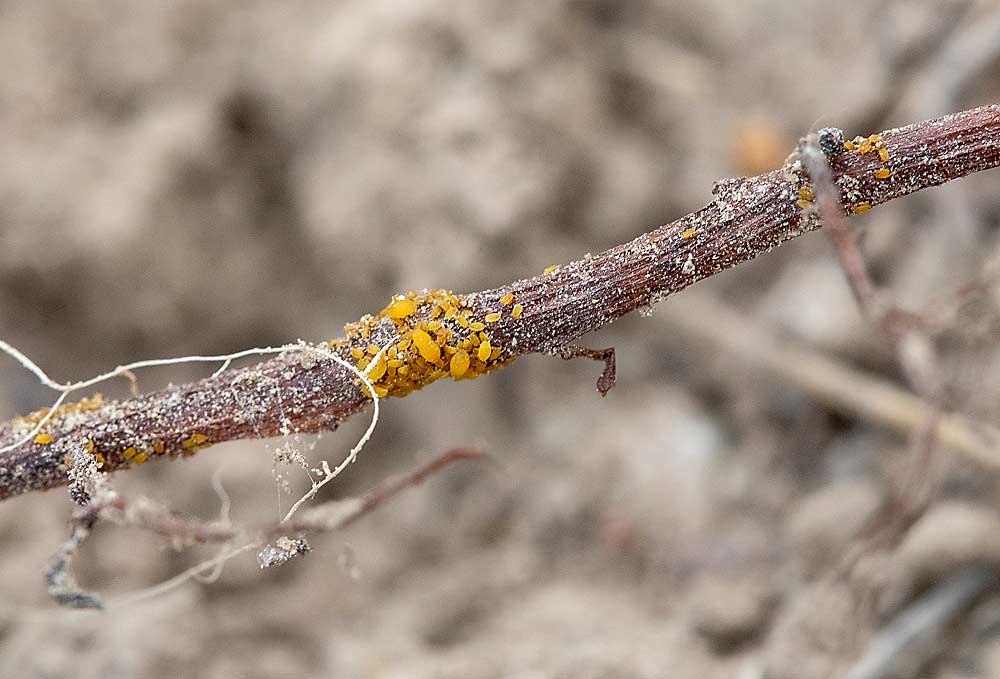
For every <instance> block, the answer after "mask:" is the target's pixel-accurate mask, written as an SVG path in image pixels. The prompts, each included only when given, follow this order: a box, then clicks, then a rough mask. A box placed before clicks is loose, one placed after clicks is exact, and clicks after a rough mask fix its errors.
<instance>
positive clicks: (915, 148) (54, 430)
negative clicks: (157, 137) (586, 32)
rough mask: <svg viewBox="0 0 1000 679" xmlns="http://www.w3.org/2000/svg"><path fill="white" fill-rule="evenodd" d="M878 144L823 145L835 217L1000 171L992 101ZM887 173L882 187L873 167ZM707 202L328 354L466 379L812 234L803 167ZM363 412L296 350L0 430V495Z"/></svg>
mask: <svg viewBox="0 0 1000 679" xmlns="http://www.w3.org/2000/svg"><path fill="white" fill-rule="evenodd" d="M880 139H881V140H882V145H883V146H882V148H884V151H885V157H886V158H887V160H883V159H882V158H881V155H882V154H881V150H880V152H876V153H861V152H860V150H849V149H844V148H834V147H831V148H829V149H825V150H828V152H829V158H830V170H831V177H832V181H833V182H834V183H835V184H836V186H837V189H838V193H839V208H840V209H841V210H843V211H846V212H853V213H857V212H861V211H864V210H866V209H868V208H870V207H871V206H874V205H877V204H879V203H884V202H887V201H889V200H893V199H895V198H899V197H902V196H905V195H907V194H909V193H912V192H914V191H918V190H920V189H924V188H928V187H932V186H937V185H940V184H943V183H945V182H948V181H950V180H953V179H957V178H959V177H963V176H966V175H968V174H971V173H974V172H979V171H982V170H987V169H991V168H994V167H996V166H997V165H998V164H1000V106H998V105H992V106H985V107H981V108H977V109H973V110H969V111H965V112H962V113H957V114H954V115H949V116H945V117H942V118H938V119H935V120H930V121H926V122H923V123H917V124H915V125H910V126H907V127H903V128H899V129H895V130H889V131H886V132H883V133H882V134H881V135H880ZM886 167H888V168H889V169H891V172H890V175H889V176H887V177H886V176H882V174H881V173H879V171H880V170H882V169H885V168H886ZM714 194H715V200H713V201H712V203H710V204H709V205H707V206H706V207H705V208H703V209H701V210H699V211H698V212H695V213H693V214H690V215H688V216H686V217H683V218H681V219H679V220H677V221H675V222H672V223H670V224H667V225H665V226H662V227H660V228H658V229H656V230H654V231H652V232H650V233H647V234H644V235H642V236H640V237H638V238H636V239H635V240H633V241H631V242H630V243H626V244H623V245H619V246H617V247H615V248H612V249H610V250H608V251H606V252H604V253H601V254H599V255H596V256H592V257H591V256H588V257H585V258H584V259H582V260H579V261H576V262H573V263H570V264H568V265H565V266H561V267H553V269H552V270H551V271H548V272H547V273H545V274H543V275H540V276H536V277H534V278H528V279H524V280H520V281H516V282H514V283H512V284H510V285H507V286H504V287H502V288H498V289H495V290H488V291H484V292H479V293H473V294H468V295H454V294H452V293H449V292H446V291H437V292H428V293H421V294H416V293H411V294H410V295H407V296H405V297H401V298H397V299H394V301H393V303H392V304H390V305H389V306H388V307H386V309H384V310H383V311H382V312H380V313H379V314H378V315H377V316H375V317H372V316H366V317H364V318H363V319H362V320H361V321H359V322H358V323H356V324H352V325H350V326H348V328H347V329H348V337H347V338H346V339H343V340H339V341H336V342H334V343H332V348H333V350H334V351H335V352H337V354H338V356H339V357H340V358H341V359H342V360H345V361H346V360H354V361H356V362H357V365H358V366H359V367H362V363H363V364H364V366H367V365H369V364H370V363H371V362H372V358H371V356H370V354H374V353H376V351H377V349H378V347H385V346H387V345H391V346H392V348H394V349H396V350H397V353H396V354H394V355H393V356H390V357H389V358H388V361H398V362H399V363H398V364H392V365H388V364H387V365H383V364H381V363H379V364H378V368H377V369H376V371H375V373H377V374H373V380H372V381H373V382H374V383H375V390H376V391H377V392H380V395H382V394H384V395H388V396H402V395H405V394H406V393H409V391H412V390H413V389H417V388H420V387H422V386H424V385H426V384H428V383H430V382H431V381H434V380H435V379H438V378H440V377H446V376H448V375H452V376H457V377H461V378H468V377H474V376H476V375H479V374H482V373H485V372H488V371H490V370H493V369H495V368H498V367H501V366H503V365H506V364H507V363H509V362H510V361H512V360H513V359H515V358H516V357H518V356H521V355H524V354H528V353H548V354H552V353H556V352H558V351H559V350H560V349H561V348H562V347H564V346H566V345H568V344H570V343H571V342H573V341H574V340H576V339H577V338H579V337H581V336H582V335H584V334H586V333H588V332H591V331H593V330H596V329H597V328H600V327H601V326H603V325H605V324H607V323H610V322H611V321H613V320H614V319H616V318H618V317H620V316H622V315H624V314H627V313H629V312H632V311H635V310H637V309H640V308H642V307H646V306H648V305H650V304H653V303H655V302H656V301H658V300H659V299H661V298H662V297H664V296H666V295H668V294H671V293H674V292H677V291H679V290H682V289H684V288H686V287H687V286H689V285H690V284H692V283H694V282H695V281H698V280H701V279H703V278H706V277H709V276H712V275H714V274H716V273H719V272H720V271H724V270H726V269H728V268H731V267H733V266H736V265H737V264H740V263H742V262H745V261H747V260H749V259H752V258H754V257H756V256H758V255H760V254H763V253H765V252H767V251H769V250H770V249H772V248H774V247H776V246H778V245H780V244H781V243H783V242H785V241H787V240H790V239H792V238H795V237H797V236H799V235H802V234H804V233H806V232H809V231H811V230H814V229H816V228H818V227H819V225H820V219H819V216H818V214H817V211H816V210H815V208H814V206H813V204H812V200H813V199H814V195H813V193H812V191H811V189H810V180H809V178H808V176H807V175H806V173H805V172H803V170H802V166H801V163H800V161H798V160H792V161H791V162H789V164H787V165H786V166H784V167H782V168H780V169H778V170H775V171H773V172H770V173H767V174H764V175H759V176H756V177H749V178H740V179H729V180H724V181H720V182H718V183H717V184H716V186H715V188H714ZM480 325H481V326H482V328H481V329H480ZM439 330H440V331H442V332H440V333H439V332H438V331H439ZM372 344H374V346H375V349H376V351H371V350H370V346H369V345H372ZM388 361H387V363H388ZM376 362H377V361H376ZM390 368H391V370H390ZM401 368H402V370H401ZM370 402H371V397H370V392H369V391H368V390H367V389H366V388H365V387H364V386H363V385H361V384H359V383H358V381H357V379H356V377H355V373H354V372H352V371H351V370H348V369H347V368H345V367H344V366H343V365H341V364H340V363H338V362H336V361H333V360H330V359H329V358H324V357H322V356H317V355H316V353H315V352H309V351H305V350H290V351H286V352H285V353H283V354H281V355H279V356H277V357H276V358H273V359H270V360H268V361H265V362H263V363H260V364H258V365H255V366H251V367H247V368H239V369H235V370H230V371H228V372H225V373H222V374H217V375H213V376H212V377H209V378H206V379H204V380H201V381H198V382H195V383H192V384H187V385H182V386H176V387H170V388H167V389H164V390H161V391H157V392H153V393H149V394H144V395H140V396H138V397H135V398H132V399H128V400H124V401H119V402H110V403H106V402H102V401H100V400H94V401H88V402H81V403H80V404H73V405H68V406H63V407H62V409H60V410H58V411H57V412H55V413H54V414H53V415H52V416H51V417H50V419H49V420H48V422H47V424H46V427H45V429H44V430H43V431H42V432H41V433H40V434H39V435H38V436H35V437H34V438H33V439H32V440H28V441H26V442H23V443H22V442H21V439H23V437H24V434H25V433H26V431H30V430H31V429H32V428H33V427H34V425H35V424H37V422H38V420H39V419H40V417H43V416H42V415H38V414H36V415H35V416H34V418H31V417H29V418H27V419H22V420H15V421H14V422H11V423H8V424H5V425H3V426H2V427H0V449H2V448H4V447H10V449H9V450H7V451H6V452H4V453H2V454H0V499H4V498H8V497H12V496H15V495H20V494H22V493H25V492H29V491H32V490H41V489H46V488H52V487H57V486H61V485H65V484H66V483H67V482H68V480H69V473H70V471H71V466H72V463H73V459H74V454H76V453H78V452H79V451H89V452H90V453H91V454H92V455H93V456H94V457H95V459H97V460H98V464H99V465H100V466H101V467H102V468H103V469H104V470H105V471H115V470H118V469H121V468H124V467H128V466H131V465H132V464H135V463H136V462H141V461H144V460H145V459H147V457H156V456H177V455H187V454H191V453H192V452H194V451H195V450H197V449H198V448H201V447H204V446H207V445H211V444H214V443H219V442H221V441H228V440H233V439H243V438H258V437H269V436H276V435H278V434H282V433H288V432H316V431H320V430H330V429H334V428H336V427H337V425H339V424H340V423H341V422H343V421H344V420H345V419H346V418H347V417H349V416H351V415H352V414H354V413H357V412H358V411H360V410H362V409H363V408H364V407H365V406H366V405H367V404H368V403H370Z"/></svg>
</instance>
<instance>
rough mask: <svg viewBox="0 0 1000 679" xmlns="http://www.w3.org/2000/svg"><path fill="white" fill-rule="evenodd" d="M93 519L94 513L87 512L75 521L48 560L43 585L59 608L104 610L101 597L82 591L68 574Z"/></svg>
mask: <svg viewBox="0 0 1000 679" xmlns="http://www.w3.org/2000/svg"><path fill="white" fill-rule="evenodd" d="M97 516H98V512H96V511H88V512H87V513H86V514H85V515H84V516H81V517H79V518H78V519H76V520H75V521H74V525H73V530H72V532H70V536H69V539H68V540H66V542H64V543H63V544H62V546H61V547H60V548H59V551H57V552H56V553H55V554H53V555H52V557H51V558H50V559H49V563H48V566H47V567H46V569H45V585H46V588H47V589H48V593H49V596H50V597H52V600H53V601H55V602H56V603H57V604H59V605H60V606H65V607H66V608H90V609H97V610H102V609H103V608H104V601H103V600H102V599H101V597H99V596H97V595H96V594H91V593H90V592H85V591H84V590H82V589H81V588H80V586H79V585H78V584H77V583H76V579H75V578H74V577H73V574H72V573H70V571H69V565H70V562H71V561H72V559H73V556H74V555H75V554H76V552H77V551H78V550H79V549H80V546H81V545H82V544H83V543H84V542H85V541H86V540H87V538H88V537H90V532H91V530H93V528H94V524H95V523H97Z"/></svg>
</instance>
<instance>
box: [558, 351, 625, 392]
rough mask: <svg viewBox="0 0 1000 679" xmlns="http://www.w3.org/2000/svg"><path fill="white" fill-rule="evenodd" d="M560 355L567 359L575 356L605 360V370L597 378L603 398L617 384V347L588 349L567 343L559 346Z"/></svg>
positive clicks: (598, 388)
mask: <svg viewBox="0 0 1000 679" xmlns="http://www.w3.org/2000/svg"><path fill="white" fill-rule="evenodd" d="M559 356H560V357H562V358H563V359H565V360H567V361H568V360H570V359H573V358H590V359H593V360H595V361H604V370H603V371H602V372H601V376H600V377H598V378H597V391H599V392H601V398H604V397H605V396H607V395H608V392H609V391H611V390H612V389H614V386H615V348H614V347H608V348H607V349H588V348H586V347H580V346H577V345H575V344H567V345H566V346H564V347H560V348H559Z"/></svg>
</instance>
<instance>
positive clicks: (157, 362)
mask: <svg viewBox="0 0 1000 679" xmlns="http://www.w3.org/2000/svg"><path fill="white" fill-rule="evenodd" d="M301 349H302V346H301V345H299V344H286V345H283V346H280V347H259V348H254V349H244V350H243V351H237V352H235V353H232V354H223V355H220V356H180V357H177V358H153V359H147V360H144V361H136V362H134V363H128V364H126V365H120V366H118V367H117V368H115V369H114V370H111V371H109V372H106V373H103V374H101V375H98V376H97V377H92V378H90V379H87V380H82V381H80V382H67V383H65V384H60V383H59V382H56V381H55V380H53V379H52V378H51V377H49V376H48V375H47V374H46V373H45V371H44V370H42V369H41V368H40V367H38V364H36V363H35V362H34V361H32V360H31V359H30V358H28V357H27V356H25V355H24V354H23V353H22V352H21V351H19V350H18V349H17V348H16V347H14V346H12V345H10V344H8V343H7V342H5V341H4V340H2V339H0V351H3V352H4V353H5V354H7V355H8V356H10V357H11V358H13V359H14V360H15V361H17V362H18V363H19V364H21V366H22V367H23V368H25V369H26V370H28V371H29V372H31V373H32V374H34V375H35V377H37V378H38V381H39V382H41V383H42V384H43V385H44V386H46V387H49V388H50V389H52V390H53V391H58V392H60V393H59V398H57V399H56V400H55V401H54V402H53V403H52V405H51V406H49V409H48V412H46V413H45V415H43V416H42V417H41V418H40V419H39V420H38V422H37V423H36V424H35V426H34V428H32V430H31V431H30V432H28V433H27V434H25V435H24V437H22V438H21V439H19V440H17V441H15V442H14V443H12V444H10V445H8V446H5V447H3V448H0V453H6V452H9V451H11V450H14V449H15V448H19V447H21V446H23V445H24V444H26V443H27V442H28V441H30V440H32V439H33V438H34V437H35V436H36V435H37V434H38V433H39V432H40V431H41V430H42V428H43V427H45V425H46V424H48V422H49V420H50V419H51V418H52V416H53V415H55V413H56V409H57V408H58V407H59V406H61V405H62V404H63V401H65V400H66V397H67V396H69V395H70V394H71V393H73V392H74V391H78V390H80V389H86V388H88V387H93V386H94V385H97V384H100V383H102V382H106V381H108V380H110V379H112V378H114V377H119V376H122V375H124V376H126V377H128V378H129V380H130V381H132V383H133V384H134V381H135V375H133V374H132V371H134V370H138V369H140V368H152V367H155V366H163V365H177V364H181V363H217V362H220V361H221V362H222V367H221V368H219V369H218V370H217V371H215V373H213V376H215V375H218V374H220V373H221V372H222V371H224V370H225V369H226V368H228V367H229V365H230V364H231V363H232V362H233V361H234V360H236V359H238V358H244V357H246V356H261V355H265V354H280V353H284V352H286V351H300V350H301ZM330 355H331V356H332V355H333V354H332V352H331V354H330ZM335 358H336V359H338V360H339V362H340V363H343V364H345V365H346V364H347V363H346V361H344V360H343V359H340V357H339V356H336V357H335ZM372 393H374V392H372Z"/></svg>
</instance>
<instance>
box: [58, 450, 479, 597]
mask: <svg viewBox="0 0 1000 679" xmlns="http://www.w3.org/2000/svg"><path fill="white" fill-rule="evenodd" d="M486 458H487V455H486V454H485V453H483V452H481V451H478V450H472V449H467V448H458V449H454V450H450V451H448V452H446V453H444V454H442V455H439V456H438V457H436V458H434V459H432V460H430V461H428V462H426V463H424V464H422V465H419V466H417V467H415V468H413V469H411V470H410V471H407V472H405V473H403V474H401V475H399V476H394V477H390V478H388V479H386V480H385V481H383V482H382V483H380V484H379V485H377V486H376V487H375V488H373V489H371V490H370V491H368V492H367V493H366V494H364V495H362V496H360V497H355V498H348V499H344V500H338V501H334V502H327V503H324V504H321V505H319V506H317V507H315V508H313V509H310V510H307V511H302V512H300V513H298V514H297V515H296V516H294V517H291V519H290V520H289V521H283V522H280V523H275V524H271V525H267V526H263V527H260V528H257V529H255V530H247V529H241V528H239V527H238V526H234V525H232V524H231V523H229V522H228V520H227V519H226V518H225V517H224V518H223V520H222V521H215V522H204V521H201V520H199V519H195V518H190V517H183V516H180V515H178V514H177V513H175V512H172V511H170V510H168V509H167V508H165V507H163V506H161V505H158V504H156V503H154V502H152V501H151V500H148V499H146V498H137V499H135V500H132V501H126V500H125V499H124V498H122V497H121V496H119V495H117V494H116V493H114V492H113V491H108V492H106V493H101V494H99V495H98V496H97V497H96V498H95V499H94V500H93V501H92V502H91V504H90V505H89V506H88V507H86V508H81V509H80V510H78V512H77V514H76V515H75V516H74V519H73V529H72V532H71V534H70V537H69V539H68V540H67V541H66V542H65V543H64V544H63V545H62V546H61V547H60V548H59V551H58V552H57V553H56V554H55V555H53V556H52V558H51V559H50V562H49V567H48V569H47V570H46V574H45V577H46V582H47V583H48V591H49V594H50V596H51V597H52V599H53V600H54V601H55V602H56V603H57V604H59V605H61V606H66V607H71V608H94V609H103V608H117V607H119V606H122V605H125V604H128V603H133V602H135V601H140V600H143V599H148V598H150V597H153V596H157V595H159V594H163V593H165V592H167V591H169V590H172V589H174V588H176V587H178V586H180V585H182V584H184V583H185V582H187V581H189V580H191V579H195V578H200V577H204V576H205V575H211V574H217V573H218V572H219V570H220V569H221V567H222V566H223V565H224V564H225V563H226V562H227V561H229V560H230V559H232V558H234V557H236V556H238V555H240V554H242V553H244V552H247V551H249V550H252V549H256V550H258V551H257V560H258V563H259V564H260V566H261V568H267V567H270V566H278V565H281V564H283V563H286V562H288V561H289V560H291V559H292V558H294V557H296V556H301V555H303V554H306V553H307V552H309V551H310V546H309V543H308V542H306V539H305V536H306V535H309V534H313V535H317V534H322V533H328V532H332V531H336V530H341V529H343V528H346V527H347V526H349V525H351V524H352V523H354V522H355V521H357V520H358V519H360V518H362V517H364V516H365V515H367V514H370V513H371V512H373V511H375V510H376V509H378V508H379V507H381V506H382V505H383V504H384V503H385V502H387V501H389V500H390V499H392V498H393V497H395V496H396V495H398V494H399V493H401V492H402V491H404V490H406V489H408V488H413V487H415V486H418V485H420V484H421V483H422V482H423V481H424V480H426V479H427V478H428V477H430V476H432V475H434V474H436V473H437V472H439V471H441V470H442V469H444V468H445V467H447V466H448V465H450V464H453V463H455V462H459V461H462V460H474V461H481V460H484V459H486ZM99 519H104V520H106V521H111V522H112V523H115V524H117V525H120V526H130V527H135V528H142V529H144V530H148V531H151V532H153V533H156V534H158V535H162V536H164V537H167V538H170V539H171V541H173V542H174V543H175V544H180V545H183V544H190V543H200V544H213V543H214V544H222V545H223V550H222V552H221V553H220V554H218V555H217V556H215V557H213V558H211V559H209V560H207V561H204V562H202V563H199V564H197V565H196V566H193V567H192V568H189V569H187V570H186V571H184V572H183V573H180V574H178V575H176V576H174V577H173V578H171V579H169V580H167V581H165V582H163V583H161V584H159V585H155V586H153V587H151V588H148V589H145V590H140V591H138V592H133V593H131V594H127V595H124V596H122V597H119V598H117V599H115V600H113V601H112V602H110V603H109V604H108V605H107V606H105V604H104V602H103V601H102V599H101V598H100V597H99V596H97V595H95V594H91V593H89V592H85V591H83V590H82V589H81V588H80V587H79V586H78V585H77V584H76V582H75V580H74V579H73V577H72V575H71V574H70V572H69V567H70V564H71V561H72V558H73V556H74V555H75V554H76V553H77V551H78V550H79V548H80V545H81V544H83V542H84V541H85V540H86V539H87V537H88V536H89V535H90V532H91V530H92V529H93V526H94V525H95V524H96V522H97V521H98V520H99ZM290 535H293V536H294V537H289V536H290ZM267 540H274V545H273V546H272V545H267V544H265V542H266V541H267ZM240 543H242V544H241V546H234V545H238V544H240Z"/></svg>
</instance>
